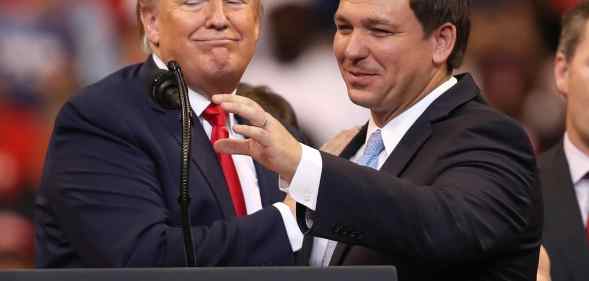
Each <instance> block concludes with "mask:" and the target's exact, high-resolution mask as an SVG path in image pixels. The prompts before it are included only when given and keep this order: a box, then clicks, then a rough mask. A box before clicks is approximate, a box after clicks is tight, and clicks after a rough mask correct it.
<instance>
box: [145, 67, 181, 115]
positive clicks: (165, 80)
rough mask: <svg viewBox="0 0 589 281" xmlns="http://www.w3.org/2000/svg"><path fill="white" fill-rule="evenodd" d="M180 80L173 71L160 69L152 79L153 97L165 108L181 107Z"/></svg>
mask: <svg viewBox="0 0 589 281" xmlns="http://www.w3.org/2000/svg"><path fill="white" fill-rule="evenodd" d="M178 92H179V91H178V82H177V81H176V76H175V75H174V73H173V72H171V71H166V70H161V69H158V70H156V71H155V73H154V78H153V80H152V91H151V97H152V99H153V100H154V101H155V102H156V103H157V104H159V105H161V106H162V107H163V108H165V109H180V96H179V94H178Z"/></svg>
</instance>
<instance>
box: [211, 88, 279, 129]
mask: <svg viewBox="0 0 589 281" xmlns="http://www.w3.org/2000/svg"><path fill="white" fill-rule="evenodd" d="M212 100H213V102H214V103H216V104H220V105H221V107H222V108H223V110H225V111H227V112H231V113H235V114H237V115H239V116H241V117H243V118H245V119H247V120H248V121H249V122H250V123H251V124H252V125H254V126H257V127H265V125H266V123H267V122H268V120H267V115H266V112H265V111H264V109H262V107H261V106H260V105H258V104H257V103H256V102H254V101H252V100H250V99H248V98H246V97H242V96H238V95H214V96H213V99H212Z"/></svg>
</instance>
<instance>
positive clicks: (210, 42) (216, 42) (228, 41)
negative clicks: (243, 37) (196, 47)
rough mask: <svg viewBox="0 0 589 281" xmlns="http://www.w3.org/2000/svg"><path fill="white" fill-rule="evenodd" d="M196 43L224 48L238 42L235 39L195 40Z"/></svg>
mask: <svg viewBox="0 0 589 281" xmlns="http://www.w3.org/2000/svg"><path fill="white" fill-rule="evenodd" d="M194 41H195V42H197V43H200V44H207V45H219V46H223V45H229V44H233V43H235V42H237V41H238V40H237V39H233V38H199V39H195V40H194Z"/></svg>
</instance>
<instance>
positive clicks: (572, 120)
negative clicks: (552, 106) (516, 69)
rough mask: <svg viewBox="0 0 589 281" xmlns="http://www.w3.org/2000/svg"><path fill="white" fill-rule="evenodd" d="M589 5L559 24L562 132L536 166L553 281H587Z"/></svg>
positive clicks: (557, 63) (557, 68)
mask: <svg viewBox="0 0 589 281" xmlns="http://www.w3.org/2000/svg"><path fill="white" fill-rule="evenodd" d="M588 26H589V2H584V3H581V4H579V5H578V6H577V7H576V8H574V9H572V10H571V11H570V12H568V13H567V14H566V15H565V16H564V18H563V20H562V31H561V36H560V43H559V48H558V51H557V53H556V57H555V63H554V75H555V79H556V87H557V89H558V93H559V95H560V96H562V97H563V98H564V99H565V101H566V124H565V126H566V132H565V135H564V137H563V139H562V141H561V142H560V143H558V144H557V145H555V146H554V147H553V148H551V149H549V150H548V151H547V152H545V153H544V154H542V155H541V157H540V160H539V165H540V177H541V181H542V192H543V197H544V221H545V222H544V236H543V239H544V241H543V243H544V246H545V247H546V251H547V252H548V255H549V256H550V262H551V274H552V280H554V281H565V280H567V281H573V280H576V281H581V280H587V278H589V228H588V220H589V110H588V109H589V67H588V65H587V62H588V61H589V28H588Z"/></svg>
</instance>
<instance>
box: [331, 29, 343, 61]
mask: <svg viewBox="0 0 589 281" xmlns="http://www.w3.org/2000/svg"><path fill="white" fill-rule="evenodd" d="M345 46H346V43H345V40H344V39H342V38H341V37H340V36H339V35H337V34H336V35H335V36H334V37H333V53H334V55H335V58H336V59H337V61H338V62H341V61H342V60H343V57H344V50H345Z"/></svg>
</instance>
